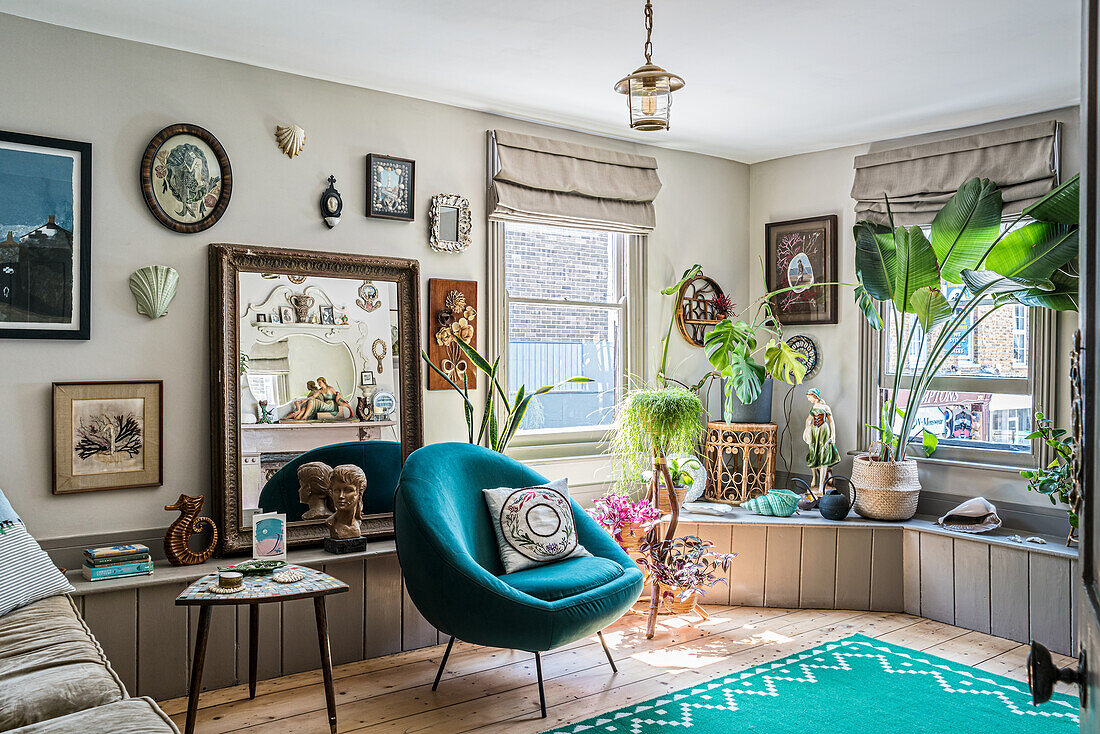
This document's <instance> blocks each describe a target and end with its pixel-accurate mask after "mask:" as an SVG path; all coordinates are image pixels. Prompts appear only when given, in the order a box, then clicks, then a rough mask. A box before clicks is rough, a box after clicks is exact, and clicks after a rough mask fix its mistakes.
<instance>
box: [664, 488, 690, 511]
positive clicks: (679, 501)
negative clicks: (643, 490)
mask: <svg viewBox="0 0 1100 734" xmlns="http://www.w3.org/2000/svg"><path fill="white" fill-rule="evenodd" d="M688 489H690V487H677V486H673V487H672V491H673V492H674V493H675V494H676V506H677V507H680V506H682V505H683V504H684V495H685V494H687V491H688ZM657 509H658V510H660V511H661V512H663V513H665V514H666V515H667V514H668V513H670V512H672V506H671V505H670V504H669V503H668V490H667V489H665V487H664V486H663V485H662V486H660V487H659V488H658V490H657Z"/></svg>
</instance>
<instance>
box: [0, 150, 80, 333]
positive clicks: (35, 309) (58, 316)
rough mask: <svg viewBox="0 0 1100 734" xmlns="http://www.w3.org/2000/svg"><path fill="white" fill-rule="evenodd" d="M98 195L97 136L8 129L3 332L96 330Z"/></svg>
mask: <svg viewBox="0 0 1100 734" xmlns="http://www.w3.org/2000/svg"><path fill="white" fill-rule="evenodd" d="M91 196H92V144H91V143H78V142H75V141H72V140H59V139H57V138H44V137H40V136H38V135H24V134H22V133H10V132H3V131H0V337H5V338H9V339H89V338H90V337H91V328H90V318H91V273H92V245H91V235H92V199H91Z"/></svg>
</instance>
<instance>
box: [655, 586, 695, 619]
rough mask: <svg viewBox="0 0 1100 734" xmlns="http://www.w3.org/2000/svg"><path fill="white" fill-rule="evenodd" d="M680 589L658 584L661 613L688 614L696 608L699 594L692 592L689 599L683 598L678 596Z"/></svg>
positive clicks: (659, 609)
mask: <svg viewBox="0 0 1100 734" xmlns="http://www.w3.org/2000/svg"><path fill="white" fill-rule="evenodd" d="M678 591H679V589H677V588H674V587H671V586H665V585H664V584H658V585H657V593H659V594H660V595H661V602H660V606H659V607H658V612H659V613H660V614H688V613H690V612H692V611H694V610H695V604H696V602H697V601H698V600H699V595H698V594H692V595H691V596H689V597H688V598H687V599H684V600H681V599H679V598H677V597H676V593H677V592H678Z"/></svg>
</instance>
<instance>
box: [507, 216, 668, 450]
mask: <svg viewBox="0 0 1100 734" xmlns="http://www.w3.org/2000/svg"><path fill="white" fill-rule="evenodd" d="M508 224H513V225H519V226H548V227H561V228H564V229H581V230H589V231H591V230H599V231H604V232H610V233H612V234H614V235H615V236H617V237H621V238H623V239H622V244H621V252H622V256H623V257H622V259H623V264H622V272H621V274H620V278H621V282H620V288H621V293H622V296H621V298H620V299H619V302H618V303H593V302H589V301H569V300H565V299H561V300H559V299H540V298H512V297H511V296H510V294H509V293H508V290H507V287H506V280H505V278H506V273H505V243H504V234H505V227H506V226H507V225H508ZM488 228H489V247H488V253H489V264H488V265H489V267H488V288H487V290H488V296H489V303H490V304H492V308H493V310H494V313H495V318H494V319H493V321H492V327H491V328H490V329H488V333H487V341H488V344H487V347H488V351H489V354H493V355H505V354H506V351H507V349H508V314H509V305H510V304H511V303H525V304H551V305H574V306H591V307H595V308H602V309H613V310H618V311H619V313H620V326H621V330H622V338H623V344H622V352H621V360H620V361H621V364H622V366H621V373H622V374H621V376H620V380H619V382H620V385H619V387H620V389H623V390H626V389H627V388H629V387H630V384H631V380H632V378H637V377H640V378H643V379H644V370H645V360H644V350H643V345H644V343H645V332H646V322H645V313H646V288H645V283H646V278H647V272H646V261H647V257H646V254H647V245H648V238H647V237H646V235H644V234H637V233H630V232H622V231H618V230H615V229H612V228H607V229H599V228H597V227H578V226H576V225H574V224H569V223H566V222H554V221H539V222H530V221H524V220H521V219H505V218H497V217H490V218H489V221H488ZM500 379H501V382H502V384H504V385H507V384H508V382H507V380H508V364H507V359H501V365H500ZM608 434H609V428H606V427H601V428H597V427H592V428H576V429H564V430H563V429H538V430H526V431H518V432H517V433H516V435H515V437H514V438H513V439H512V442H511V444H510V445H509V449H508V454H509V455H511V456H512V457H514V458H517V459H521V460H527V459H551V458H564V457H584V456H596V455H600V454H603V453H605V451H606V449H607V446H608Z"/></svg>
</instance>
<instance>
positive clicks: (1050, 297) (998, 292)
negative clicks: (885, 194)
mask: <svg viewBox="0 0 1100 734" xmlns="http://www.w3.org/2000/svg"><path fill="white" fill-rule="evenodd" d="M1079 190H1080V186H1079V180H1078V178H1077V177H1074V178H1073V179H1071V180H1070V181H1067V182H1066V183H1064V184H1062V185H1061V186H1059V187H1058V188H1056V189H1055V190H1053V191H1051V192H1050V193H1049V194H1047V195H1046V196H1044V197H1043V198H1042V199H1040V200H1039V201H1038V202H1036V203H1034V204H1032V205H1031V206H1029V207H1027V208H1026V209H1024V211H1023V212H1022V213H1021V214H1020V215H1019V217H1018V218H1017V219H1016V221H1015V222H1013V223H1012V225H1010V226H1009V227H1007V228H1005V227H1002V222H1001V209H1002V201H1001V192H1000V191H999V190H998V189H997V186H996V184H994V183H992V182H991V181H989V180H988V179H978V178H973V179H971V180H969V181H967V182H966V183H965V184H963V186H962V187H961V188H960V189H959V190H958V192H956V193H955V195H954V196H952V197H951V199H950V200H949V201H948V202H947V203H946V204H945V205H944V207H943V208H942V209H941V210H940V211H939V212H938V213H937V214H936V216H935V218H934V219H933V221H932V226H931V237H930V238H929V237H928V236H926V235H925V232H924V230H923V229H921V228H920V227H916V226H914V227H908V228H907V227H894V226H893V213H892V211H891V209H890V202H889V200H887V202H886V204H887V214H888V218H889V221H890V223H891V226H890V227H885V226H881V225H878V224H874V223H872V222H867V221H862V222H859V223H858V224H857V225H856V226H855V239H856V275H857V277H858V279H859V285H858V286H857V288H856V292H855V297H856V302H857V303H858V304H859V306H860V308H861V310H862V311H863V313H864V315H865V317H866V318H867V320H868V322H869V323H870V324H871V326H872V327H873V328H875V329H882V327H883V323H882V318H881V315H880V313H879V308H878V307H877V306H876V304H875V302H876V301H878V302H879V303H882V304H886V307H887V308H889V309H891V311H892V313H893V316H894V318H892V319H891V321H892V323H893V329H894V335H893V336H894V344H895V345H896V351H895V352H894V353H895V354H897V355H904V356H903V357H902V358H901V359H900V363H899V364H898V365H897V368H896V369H895V370H894V373H895V376H894V386H893V389H892V390H891V391H890V394H889V397H888V398H887V399H886V401H885V403H884V404H883V406H882V409H881V412H880V415H879V422H878V424H877V425H873V426H871V427H872V428H873V429H874V430H875V431H877V432H878V439H877V440H876V441H875V443H874V444H873V445H872V447H871V448H874V446H879V447H880V449H879V450H878V451H868V453H867V454H864V455H862V456H858V457H856V459H855V461H854V463H853V468H852V483H853V484H855V485H856V486H857V487H858V488H859V494H858V499H857V502H856V511H857V512H858V513H859V514H860V515H863V516H864V517H871V518H874V519H882V520H903V519H909V518H910V517H912V516H913V514H914V513H915V512H916V502H917V495H918V494H919V491H920V483H919V481H918V478H917V467H916V462H915V461H914V460H912V459H909V458H907V457H906V451H907V449H908V447H909V445H910V443H912V442H913V441H915V440H917V438H918V437H923V438H922V441H921V442H922V444H923V446H924V450H925V453H926V454H928V455H930V454H931V453H932V452H933V451H935V449H936V444H937V438H936V436H935V435H933V434H931V433H929V432H928V431H927V430H924V429H923V428H921V427H920V424H919V421H918V413H919V410H920V406H921V403H922V402H923V399H924V396H925V392H926V391H927V390H928V389H929V386H930V385H931V384H932V380H933V379H934V378H935V377H936V375H937V374H938V373H939V371H940V369H941V367H943V366H944V364H945V363H946V362H947V361H948V359H949V358H950V356H951V353H952V351H953V350H954V347H955V346H956V345H957V344H958V343H959V342H960V341H961V340H963V339H966V338H967V337H968V336H969V335H970V334H972V333H973V332H974V330H975V329H976V328H977V327H978V326H979V325H980V324H981V323H982V322H983V321H984V320H985V319H986V318H988V317H989V315H990V314H992V313H994V312H995V311H996V310H997V309H999V308H1001V307H1003V306H1005V305H1007V304H1010V303H1018V304H1023V305H1026V306H1038V307H1044V308H1052V309H1057V310H1076V308H1077V302H1076V299H1077V279H1078V278H1077V266H1076V258H1077V220H1078V197H1079ZM1024 217H1030V218H1032V219H1034V220H1035V221H1034V222H1032V223H1030V224H1027V225H1025V226H1023V227H1019V228H1016V227H1015V225H1016V224H1018V223H1019V222H1020V221H1021V220H1022V219H1023V218H1024ZM983 267H984V268H985V269H982V268H983ZM945 282H946V283H954V284H962V285H963V286H964V287H963V288H959V289H957V292H956V293H955V295H954V296H953V297H952V298H948V297H947V296H946V295H945V294H944V291H943V284H944V283H945ZM964 294H965V297H964ZM979 304H981V305H982V306H983V307H988V309H989V310H988V311H986V312H984V313H981V314H980V315H976V316H975V318H973V319H971V315H972V314H974V311H975V309H976V308H977V307H978V305H979ZM903 376H904V378H903ZM903 391H905V392H906V395H905V397H904V399H903V398H902V393H903Z"/></svg>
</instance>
